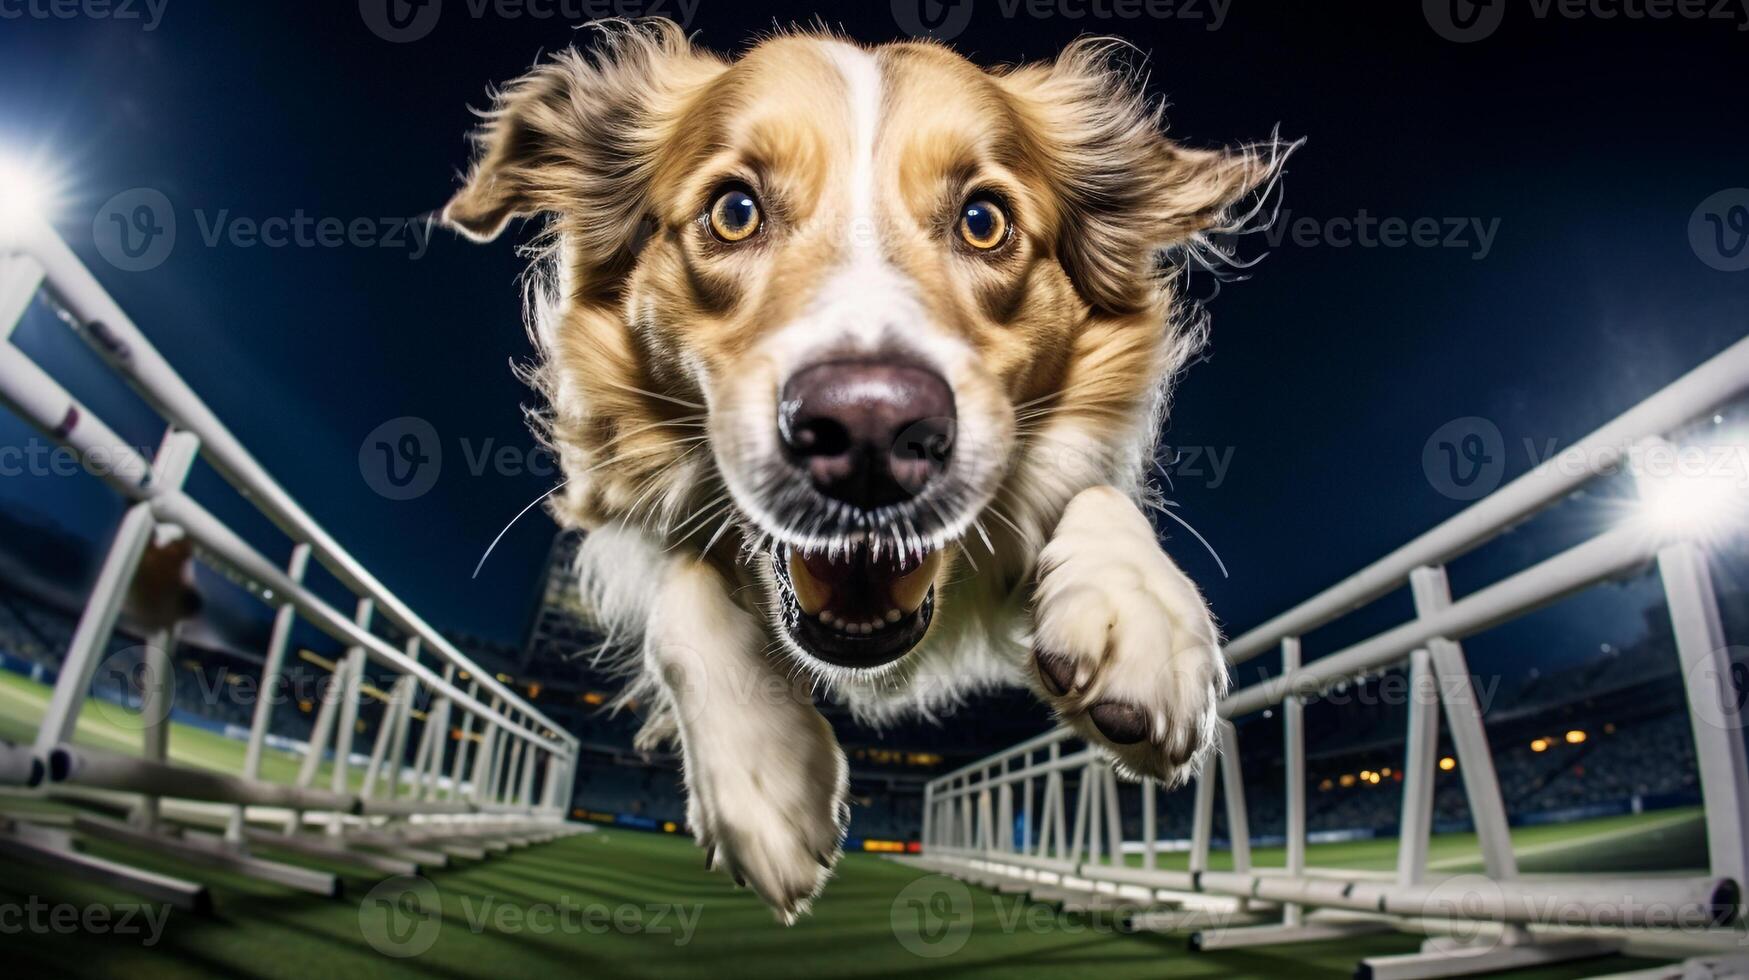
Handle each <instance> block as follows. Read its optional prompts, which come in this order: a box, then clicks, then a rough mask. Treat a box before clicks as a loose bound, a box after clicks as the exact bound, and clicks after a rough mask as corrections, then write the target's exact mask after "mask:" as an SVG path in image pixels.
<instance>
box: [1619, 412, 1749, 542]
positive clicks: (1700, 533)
mask: <svg viewBox="0 0 1749 980" xmlns="http://www.w3.org/2000/svg"><path fill="white" fill-rule="evenodd" d="M1662 448H1663V449H1664V450H1666V451H1664V452H1657V453H1652V454H1648V455H1647V456H1646V457H1645V458H1644V460H1643V465H1644V468H1645V469H1646V470H1647V472H1646V474H1645V475H1644V476H1643V477H1642V479H1641V480H1640V516H1641V518H1642V519H1643V520H1644V521H1645V522H1646V524H1647V525H1649V526H1650V527H1651V528H1652V530H1654V531H1656V532H1659V533H1661V534H1666V535H1671V536H1676V537H1717V536H1722V535H1724V534H1727V533H1730V532H1731V531H1732V530H1734V529H1737V528H1740V527H1742V526H1743V525H1744V523H1745V519H1749V433H1740V432H1733V433H1719V434H1717V437H1716V438H1710V439H1708V440H1707V442H1706V443H1704V444H1691V445H1685V446H1680V447H1677V446H1664V447H1662Z"/></svg>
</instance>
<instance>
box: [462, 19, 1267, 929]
mask: <svg viewBox="0 0 1749 980" xmlns="http://www.w3.org/2000/svg"><path fill="white" fill-rule="evenodd" d="M596 32H597V36H596V38H595V41H594V43H593V45H592V46H590V48H589V49H588V50H583V51H579V50H577V49H575V48H573V49H567V50H564V51H561V52H559V53H557V54H555V55H552V56H551V57H550V58H548V59H547V60H545V61H543V62H541V63H539V64H538V65H536V66H535V67H534V68H533V69H532V70H531V71H529V72H528V73H527V74H526V75H523V76H522V77H520V78H518V79H516V80H515V81H512V82H510V83H509V84H508V85H507V86H505V87H504V88H503V89H502V90H500V91H498V92H497V93H495V94H494V95H493V98H492V104H491V106H490V108H489V109H488V110H485V111H483V112H482V113H481V123H480V125H479V126H478V128H477V129H476V131H475V132H474V133H472V134H471V139H472V142H473V145H474V147H475V153H474V159H473V162H472V165H471V168H470V169H469V170H468V171H467V172H466V174H465V175H464V176H463V178H462V187H461V189H460V190H459V191H458V192H457V193H456V194H455V196H454V197H453V198H452V199H451V200H450V202H449V203H448V205H447V206H446V207H445V209H444V211H443V220H444V222H445V223H446V224H447V225H448V226H450V227H452V228H454V229H457V230H458V231H459V232H460V233H461V234H463V235H465V236H467V237H469V238H472V239H475V240H479V241H489V240H492V239H494V238H496V237H497V236H498V235H499V234H500V233H501V232H502V231H503V230H504V229H505V227H506V226H507V225H508V224H509V223H510V222H511V221H513V220H515V219H523V218H535V217H539V218H544V219H545V220H544V223H543V225H542V231H541V232H540V234H539V236H538V237H537V238H536V239H535V240H534V242H533V243H531V245H530V246H529V247H530V249H531V250H532V254H533V257H534V261H533V263H532V269H531V276H530V278H529V280H528V286H527V297H526V308H527V319H528V321H529V328H530V333H531V336H532V337H533V339H534V341H535V344H536V347H537V349H538V351H539V356H538V359H537V361H536V362H535V363H534V364H532V365H530V366H529V367H528V369H527V378H528V380H529V381H530V382H531V383H532V384H533V385H534V386H535V387H536V388H537V389H538V391H539V392H540V393H541V394H542V396H543V401H544V407H543V408H541V409H539V410H536V411H531V415H532V416H533V417H534V421H535V424H536V427H537V431H538V432H539V433H540V434H541V436H542V438H543V439H544V440H545V441H546V442H547V443H548V444H549V445H550V447H551V448H552V450H553V451H554V452H555V454H556V455H557V457H558V458H559V460H560V462H561V465H562V469H563V473H564V477H565V482H564V484H563V485H562V488H560V490H559V492H558V493H556V494H555V496H554V497H553V498H552V500H551V503H550V505H549V506H550V508H551V510H552V512H553V513H554V515H555V517H556V518H557V519H558V520H559V521H560V522H561V524H563V525H566V526H570V527H574V528H579V529H582V530H584V531H586V532H587V533H586V536H585V538H584V539H583V542H582V545H581V549H580V555H579V559H578V561H579V571H580V573H581V576H582V581H583V583H584V585H583V588H584V598H585V602H586V605H587V607H588V608H589V609H591V610H592V614H593V615H594V616H596V617H597V618H598V619H599V624H600V626H601V628H602V630H603V632H604V634H605V635H606V636H607V637H608V639H609V643H610V644H611V645H612V646H613V647H614V648H615V649H617V650H621V651H624V662H625V664H626V667H627V670H628V672H629V673H630V674H631V680H630V683H629V684H628V687H627V689H626V695H625V698H626V699H627V700H631V699H636V701H637V702H638V703H639V704H640V706H642V707H643V708H644V709H646V711H647V721H646V722H645V724H644V726H643V728H642V730H641V731H640V733H639V735H638V739H637V744H638V745H639V746H640V747H641V748H650V747H654V746H658V745H663V744H671V743H672V742H675V741H677V742H678V746H679V750H680V753H681V758H682V760H683V764H684V771H685V780H686V786H687V793H688V803H687V820H688V824H689V827H690V829H691V831H692V832H693V834H694V836H695V838H696V840H697V841H698V843H699V844H700V846H701V847H703V848H704V849H705V851H706V858H705V861H706V866H707V868H710V869H721V870H723V871H726V872H727V873H728V874H729V875H731V876H732V877H733V878H734V879H735V881H736V882H737V883H738V884H741V885H743V886H745V887H750V888H751V889H752V890H753V891H755V892H756V893H757V894H758V895H759V896H760V897H762V898H763V899H764V900H765V901H766V902H767V903H768V904H769V905H770V906H771V907H772V908H773V909H774V910H775V911H776V913H777V915H778V917H779V919H780V920H781V921H783V922H785V923H789V922H793V921H795V919H796V917H797V916H798V915H800V914H802V913H805V912H806V911H807V910H808V908H809V907H810V904H811V902H812V901H813V899H814V898H815V896H817V895H818V894H819V892H820V891H821V889H822V887H823V886H824V884H825V882H826V880H827V879H828V878H829V877H830V875H831V872H832V868H833V866H834V864H835V863H836V861H837V858H838V853H839V845H840V842H841V841H842V840H843V838H844V835H845V830H846V826H847V822H848V807H847V805H846V800H845V797H846V788H847V786H846V784H847V777H846V765H845V759H844V754H843V752H842V751H841V750H840V749H839V747H838V745H837V742H836V741H835V739H834V736H833V732H832V729H831V726H830V725H829V724H828V723H827V722H826V721H825V719H824V718H823V717H822V716H821V714H820V712H819V711H818V710H817V708H816V702H815V700H814V698H815V694H816V690H817V689H822V688H823V689H824V690H825V691H826V692H827V695H828V696H830V697H833V698H836V699H839V700H840V701H842V702H843V703H846V704H848V705H849V706H850V707H851V709H852V710H853V711H854V712H855V714H856V715H857V716H858V717H859V718H862V719H866V720H869V721H871V722H873V723H879V722H881V721H884V720H888V719H892V718H894V717H897V716H901V715H904V714H906V713H912V714H922V715H926V716H934V715H940V714H943V713H945V712H947V711H949V710H951V709H952V708H953V707H954V706H955V705H957V704H959V703H960V702H961V701H962V700H963V699H964V698H965V697H966V696H967V694H969V693H971V692H975V691H980V690H984V689H989V688H993V687H996V686H999V685H1013V684H1023V685H1026V686H1028V687H1030V688H1031V689H1033V690H1034V691H1036V692H1037V694H1038V696H1039V697H1041V698H1042V699H1043V700H1044V701H1045V703H1047V704H1048V705H1049V706H1050V707H1051V708H1052V709H1054V711H1055V712H1056V714H1057V715H1058V716H1060V718H1061V719H1062V720H1063V721H1064V722H1065V723H1066V724H1068V725H1071V726H1073V728H1074V730H1075V731H1076V732H1077V733H1078V734H1079V736H1080V737H1082V738H1084V739H1086V741H1087V742H1088V743H1090V744H1092V745H1094V746H1097V747H1099V748H1100V749H1101V750H1102V751H1104V752H1105V753H1108V754H1109V755H1110V757H1111V758H1112V760H1113V762H1114V764H1115V765H1116V766H1117V767H1118V768H1119V770H1120V771H1121V772H1123V773H1124V774H1126V775H1128V776H1131V777H1151V778H1153V779H1155V780H1158V781H1159V782H1161V783H1162V784H1165V785H1167V786H1173V785H1177V784H1179V783H1181V782H1183V781H1184V780H1185V779H1187V778H1188V777H1189V776H1190V775H1191V774H1192V773H1193V772H1194V771H1195V770H1196V768H1197V767H1198V765H1199V764H1200V761H1201V760H1202V759H1203V758H1204V757H1205V756H1206V755H1207V753H1208V752H1209V746H1210V745H1211V742H1212V740H1213V733H1214V726H1215V705H1216V702H1217V701H1218V700H1219V698H1220V697H1221V695H1222V694H1223V693H1224V692H1225V690H1226V687H1227V683H1228V680H1227V674H1226V670H1225V665H1224V661H1223V660H1222V658H1221V657H1220V652H1219V642H1220V638H1219V636H1218V634H1217V631H1216V627H1215V625H1214V621H1213V619H1212V617H1211V615H1210V613H1209V610H1208V608H1207V606H1206V604H1205V602H1204V601H1203V598H1202V596H1201V595H1200V594H1199V592H1198V590H1197V588H1196V586H1195V585H1194V584H1193V583H1192V582H1191V581H1190V580H1189V579H1188V578H1187V577H1186V576H1185V575H1184V573H1183V572H1181V571H1180V570H1179V568H1178V567H1177V566H1176V565H1175V564H1174V563H1173V562H1172V560H1171V559H1170V558H1168V557H1167V555H1166V554H1165V552H1164V551H1163V550H1162V549H1161V546H1160V544H1159V542H1158V539H1157V536H1156V533H1155V530H1154V527H1153V526H1152V524H1151V522H1150V521H1149V519H1148V517H1147V516H1146V514H1145V512H1144V508H1145V507H1146V506H1147V505H1148V504H1149V502H1150V495H1151V494H1154V493H1155V491H1153V490H1152V489H1151V486H1150V483H1149V481H1148V479H1147V476H1146V471H1147V469H1148V467H1149V465H1150V463H1151V461H1152V459H1153V452H1154V446H1155V443H1156V436H1157V434H1158V432H1159V430H1160V427H1161V425H1162V422H1163V420H1164V418H1165V415H1166V410H1167V405H1168V396H1169V394H1170V391H1171V387H1172V382H1173V380H1174V379H1175V377H1176V376H1177V375H1178V374H1179V372H1180V370H1181V368H1183V367H1184V366H1185V365H1186V364H1187V362H1188V361H1189V360H1190V359H1191V358H1192V357H1193V355H1194V354H1196V352H1197V351H1198V350H1199V348H1200V347H1201V346H1202V344H1203V342H1204V334H1205V332H1206V330H1205V326H1204V318H1203V317H1202V316H1201V315H1200V314H1199V313H1198V312H1197V310H1196V309H1195V304H1189V303H1185V302H1183V301H1181V300H1179V299H1178V298H1177V297H1178V294H1179V293H1181V292H1182V291H1183V289H1182V286H1181V281H1182V273H1183V272H1184V270H1186V269H1188V268H1191V267H1192V265H1193V264H1194V260H1195V259H1196V258H1197V257H1198V256H1199V254H1200V255H1202V256H1204V257H1205V259H1206V257H1207V256H1208V255H1209V254H1211V253H1212V254H1213V255H1214V256H1215V257H1216V258H1219V257H1220V256H1222V255H1225V254H1226V252H1225V250H1224V249H1222V248H1221V247H1220V246H1219V244H1218V243H1217V242H1216V241H1215V239H1214V236H1216V235H1217V234H1218V233H1222V232H1228V231H1233V230H1235V229H1237V228H1239V227H1240V226H1241V225H1242V224H1244V222H1245V221H1246V220H1247V217H1248V215H1252V214H1255V213H1256V212H1257V211H1258V209H1259V208H1260V207H1261V205H1260V203H1258V202H1260V200H1262V199H1266V198H1267V197H1268V195H1269V194H1270V191H1271V189H1272V188H1273V187H1274V185H1275V182H1276V180H1277V177H1278V175H1279V174H1280V172H1281V167H1282V162H1283V160H1284V159H1285V156H1286V153H1287V152H1289V151H1291V149H1292V147H1284V146H1283V145H1282V144H1281V142H1280V141H1279V140H1276V139H1273V138H1272V139H1271V140H1268V141H1265V142H1263V143H1259V144H1255V145H1251V146H1247V147H1242V148H1236V149H1216V150H1208V149H1192V148H1189V147H1186V146H1184V145H1180V144H1178V143H1176V142H1174V141H1172V140H1170V139H1168V138H1167V137H1166V136H1165V134H1164V132H1163V124H1162V115H1161V109H1160V107H1159V105H1158V103H1156V102H1154V101H1152V100H1150V99H1149V98H1148V97H1147V96H1146V95H1145V94H1144V92H1143V91H1142V90H1141V85H1140V83H1139V81H1138V80H1137V78H1136V77H1135V76H1134V74H1133V73H1132V72H1131V71H1129V70H1128V69H1127V68H1126V67H1125V66H1124V64H1123V58H1124V55H1125V54H1126V52H1127V49H1126V48H1125V46H1124V45H1122V44H1121V43H1120V42H1115V41H1111V40H1099V39H1087V40H1082V41H1078V42H1076V43H1074V44H1071V45H1070V46H1069V47H1068V48H1066V49H1065V50H1064V51H1063V52H1062V54H1061V55H1060V56H1059V57H1057V58H1056V59H1055V60H1053V61H1051V62H1049V63H1041V64H1026V65H1020V66H1010V67H1003V68H995V69H988V70H987V69H984V68H980V67H978V66H977V65H975V64H973V63H972V62H971V61H969V60H967V59H965V58H963V57H961V56H960V55H958V54H956V53H954V52H953V51H951V50H950V49H949V48H947V47H945V46H942V45H939V44H936V43H930V42H904V43H894V44H887V45H882V46H878V47H864V46H859V45H857V44H854V43H852V42H849V41H846V40H843V39H841V38H838V37H836V36H833V35H831V34H829V33H826V32H817V31H787V32H780V33H778V34H776V35H774V36H770V37H767V38H764V39H762V40H760V41H758V42H757V43H756V44H754V45H753V46H752V47H751V48H750V49H749V50H747V51H746V52H745V53H744V54H742V55H741V56H739V57H737V58H732V59H731V58H726V57H722V56H719V55H716V54H713V53H711V52H709V51H706V50H704V49H703V48H701V47H699V46H698V45H696V44H694V43H693V41H692V40H691V39H689V37H688V36H687V35H686V34H685V33H684V32H683V31H682V30H681V29H680V28H679V27H677V26H675V25H674V24H672V23H669V22H666V21H660V20H656V21H643V20H640V21H629V22H613V23H607V24H601V25H597V27H596ZM1248 202H1249V205H1248ZM1247 206H1249V208H1250V210H1249V211H1247V210H1246V208H1247ZM1156 503H1157V501H1156Z"/></svg>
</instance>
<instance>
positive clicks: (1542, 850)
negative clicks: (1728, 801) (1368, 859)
mask: <svg viewBox="0 0 1749 980" xmlns="http://www.w3.org/2000/svg"><path fill="white" fill-rule="evenodd" d="M1700 819H1702V818H1701V816H1700V815H1699V814H1694V813H1678V814H1674V815H1671V816H1667V817H1664V818H1662V819H1659V820H1653V821H1649V822H1647V823H1642V824H1634V825H1632V826H1628V827H1616V828H1614V829H1613V830H1600V831H1597V832H1596V833H1592V834H1586V835H1584V836H1582V837H1569V838H1566V839H1564V840H1552V841H1546V842H1544V843H1541V844H1531V845H1528V846H1526V847H1515V848H1513V849H1512V852H1513V853H1514V854H1516V855H1517V856H1518V857H1521V858H1526V857H1538V856H1541V855H1544V854H1555V853H1559V852H1561V851H1566V850H1571V849H1573V848H1576V847H1590V846H1591V845H1593V844H1604V843H1608V842H1609V841H1612V840H1620V839H1623V838H1627V837H1636V836H1639V835H1640V834H1649V833H1652V832H1654V831H1659V830H1663V829H1665V828H1666V827H1674V826H1676V825H1677V824H1681V823H1687V822H1689V821H1691V820H1700ZM1480 862H1481V856H1480V855H1479V854H1478V855H1459V856H1456V857H1448V858H1441V859H1439V860H1438V861H1429V862H1427V866H1428V867H1429V868H1462V867H1466V866H1470V865H1474V864H1478V863H1480Z"/></svg>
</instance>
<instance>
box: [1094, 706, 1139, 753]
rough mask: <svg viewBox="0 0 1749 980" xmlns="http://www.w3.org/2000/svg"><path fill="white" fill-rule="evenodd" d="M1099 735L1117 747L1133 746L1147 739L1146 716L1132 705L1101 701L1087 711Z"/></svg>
mask: <svg viewBox="0 0 1749 980" xmlns="http://www.w3.org/2000/svg"><path fill="white" fill-rule="evenodd" d="M1087 717H1088V718H1089V719H1091V720H1092V721H1093V727H1095V728H1097V729H1099V733H1100V734H1101V735H1104V736H1105V737H1106V738H1108V739H1111V740H1112V742H1114V743H1116V744H1118V745H1134V744H1136V743H1137V742H1140V741H1144V740H1145V739H1147V737H1148V716H1147V714H1146V713H1145V712H1143V711H1142V709H1141V708H1138V707H1136V706H1135V705H1133V704H1119V703H1118V702H1116V701H1101V702H1099V703H1098V704H1096V705H1094V706H1093V707H1091V708H1089V709H1087Z"/></svg>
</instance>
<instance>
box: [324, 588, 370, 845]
mask: <svg viewBox="0 0 1749 980" xmlns="http://www.w3.org/2000/svg"><path fill="white" fill-rule="evenodd" d="M375 609H376V603H375V602H373V601H372V600H371V598H370V597H369V596H365V597H364V598H361V599H359V600H358V609H357V612H356V613H355V615H354V617H353V620H354V621H355V622H357V623H358V626H359V628H360V629H366V630H368V629H370V620H371V613H372V612H373V611H374V610H375ZM346 660H347V663H349V664H350V665H351V666H350V668H349V669H348V670H347V672H346V686H345V689H344V691H343V692H342V694H341V700H340V717H339V719H338V720H337V721H336V722H335V723H334V767H333V770H332V771H331V772H330V773H329V777H328V788H329V790H331V791H333V792H335V793H344V792H346V790H347V787H348V786H349V784H350V780H349V779H348V772H347V770H348V768H349V766H350V765H351V760H352V742H353V738H354V736H356V735H357V734H358V732H357V728H358V698H359V688H361V687H363V686H364V648H363V647H353V648H351V649H350V650H349V651H347V654H346ZM343 823H344V821H342V820H341V819H339V817H338V816H336V817H335V819H334V820H333V821H332V822H331V823H329V824H328V830H329V832H330V833H336V834H337V833H339V832H340V830H341V825H342V824H343Z"/></svg>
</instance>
